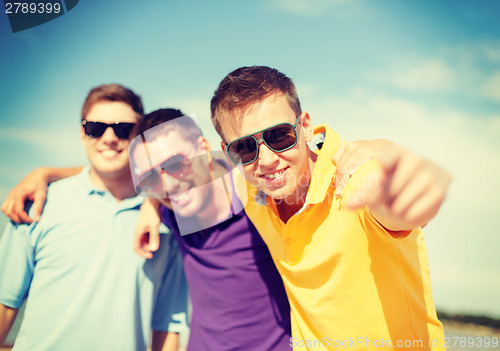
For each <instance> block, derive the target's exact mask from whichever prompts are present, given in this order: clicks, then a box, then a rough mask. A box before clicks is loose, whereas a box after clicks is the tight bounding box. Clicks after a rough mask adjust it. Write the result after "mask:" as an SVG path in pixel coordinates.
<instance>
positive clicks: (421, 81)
mask: <svg viewBox="0 0 500 351" xmlns="http://www.w3.org/2000/svg"><path fill="white" fill-rule="evenodd" d="M386 79H389V80H390V81H392V83H393V84H394V85H395V86H397V87H399V88H403V89H406V90H411V91H422V90H424V91H440V90H441V91H442V90H445V91H446V90H450V89H452V88H453V87H454V83H455V81H456V79H457V78H456V73H455V71H454V70H453V69H452V68H451V67H449V66H448V65H447V64H446V63H444V62H443V61H441V60H437V59H433V60H427V61H423V62H420V63H418V64H416V65H412V66H409V67H400V68H397V69H395V70H394V71H393V72H392V73H391V74H390V77H388V78H386Z"/></svg>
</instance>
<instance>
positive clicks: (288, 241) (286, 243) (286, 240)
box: [285, 238, 292, 246]
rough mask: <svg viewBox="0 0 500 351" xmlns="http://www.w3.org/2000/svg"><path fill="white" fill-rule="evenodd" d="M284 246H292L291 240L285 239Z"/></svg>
mask: <svg viewBox="0 0 500 351" xmlns="http://www.w3.org/2000/svg"><path fill="white" fill-rule="evenodd" d="M285 245H287V246H290V245H292V238H286V239H285Z"/></svg>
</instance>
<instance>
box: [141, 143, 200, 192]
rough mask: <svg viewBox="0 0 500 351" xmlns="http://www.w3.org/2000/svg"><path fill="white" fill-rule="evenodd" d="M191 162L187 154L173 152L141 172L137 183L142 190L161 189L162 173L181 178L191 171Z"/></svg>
mask: <svg viewBox="0 0 500 351" xmlns="http://www.w3.org/2000/svg"><path fill="white" fill-rule="evenodd" d="M193 150H194V149H193ZM191 164H192V159H190V158H188V155H185V154H181V153H178V154H175V155H173V156H171V157H169V158H167V159H166V160H164V161H162V162H160V163H159V164H158V165H156V166H154V167H152V168H151V169H149V170H147V171H145V172H142V173H141V174H140V175H139V176H138V177H137V185H138V186H139V187H140V188H141V189H142V190H144V191H156V190H158V189H162V180H161V174H162V173H167V174H168V175H170V176H172V177H175V178H182V177H184V176H185V175H187V174H189V173H191V172H192V169H191Z"/></svg>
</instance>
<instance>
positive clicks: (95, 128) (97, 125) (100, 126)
mask: <svg viewBox="0 0 500 351" xmlns="http://www.w3.org/2000/svg"><path fill="white" fill-rule="evenodd" d="M107 128H108V125H107V124H105V123H101V122H88V121H87V122H86V123H85V125H84V126H83V129H84V130H85V134H87V135H88V136H89V137H91V138H100V137H101V136H102V135H103V134H104V131H105V130H106V129H107Z"/></svg>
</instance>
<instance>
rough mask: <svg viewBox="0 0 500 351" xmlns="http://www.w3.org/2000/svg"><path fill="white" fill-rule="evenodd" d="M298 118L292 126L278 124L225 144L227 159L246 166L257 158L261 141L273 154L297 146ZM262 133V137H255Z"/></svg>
mask: <svg viewBox="0 0 500 351" xmlns="http://www.w3.org/2000/svg"><path fill="white" fill-rule="evenodd" d="M299 122H300V116H299V117H297V119H296V120H295V123H294V124H290V123H279V124H275V125H273V126H271V127H269V128H266V129H262V130H260V131H258V132H256V133H254V134H252V135H246V136H244V137H241V138H238V139H235V140H233V141H232V142H230V143H229V144H228V143H226V146H225V149H226V152H227V154H228V155H229V158H230V159H231V161H232V162H233V163H235V164H236V165H247V164H249V163H252V162H254V161H255V160H257V157H259V144H260V142H261V141H263V142H264V144H266V146H267V147H268V148H269V149H271V150H272V151H274V152H283V151H286V150H288V149H291V148H292V147H294V146H295V144H297V124H298V123H299ZM261 133H262V137H261V138H260V139H257V138H256V137H255V136H256V135H258V134H261Z"/></svg>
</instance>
